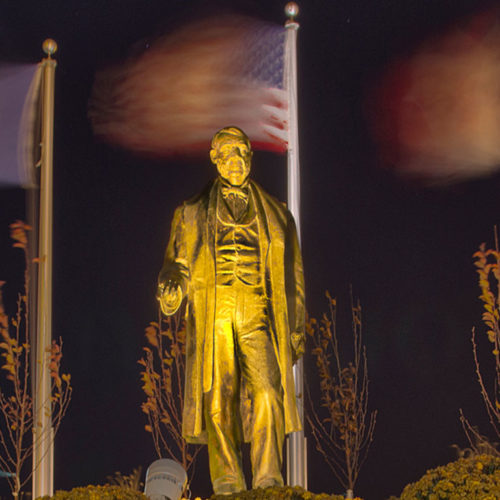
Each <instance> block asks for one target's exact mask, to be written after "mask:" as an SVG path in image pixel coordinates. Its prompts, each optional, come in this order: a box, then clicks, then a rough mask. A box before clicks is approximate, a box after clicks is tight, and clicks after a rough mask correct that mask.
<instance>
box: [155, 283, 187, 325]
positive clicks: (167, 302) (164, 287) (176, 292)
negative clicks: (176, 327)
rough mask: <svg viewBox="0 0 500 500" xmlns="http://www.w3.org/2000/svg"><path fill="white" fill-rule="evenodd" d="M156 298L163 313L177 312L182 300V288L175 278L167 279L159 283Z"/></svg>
mask: <svg viewBox="0 0 500 500" xmlns="http://www.w3.org/2000/svg"><path fill="white" fill-rule="evenodd" d="M156 298H157V299H158V301H159V302H160V307H161V310H162V312H163V314H165V315H167V316H170V315H172V314H175V312H176V311H177V309H179V306H180V305H181V302H182V288H181V285H180V284H179V283H178V282H177V280H175V279H167V280H165V281H160V282H159V283H158V289H157V292H156Z"/></svg>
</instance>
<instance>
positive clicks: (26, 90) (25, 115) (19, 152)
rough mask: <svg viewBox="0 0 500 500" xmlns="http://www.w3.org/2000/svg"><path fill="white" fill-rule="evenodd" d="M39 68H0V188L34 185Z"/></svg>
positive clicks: (25, 66)
mask: <svg viewBox="0 0 500 500" xmlns="http://www.w3.org/2000/svg"><path fill="white" fill-rule="evenodd" d="M40 74H41V66H40V65H38V64H26V65H20V64H15V65H14V64H3V65H1V66H0V131H1V133H0V187H8V186H11V187H12V186H20V185H22V186H24V187H29V186H32V185H33V183H34V171H33V166H34V164H35V163H36V161H38V148H39V143H40V139H39V138H40V127H39V119H40V118H39V113H38V109H39V106H38V104H39V93H40Z"/></svg>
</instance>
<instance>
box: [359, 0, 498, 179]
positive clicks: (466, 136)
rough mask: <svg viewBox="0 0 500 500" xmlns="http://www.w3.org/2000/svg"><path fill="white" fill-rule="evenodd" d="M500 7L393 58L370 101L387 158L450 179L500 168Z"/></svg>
mask: <svg viewBox="0 0 500 500" xmlns="http://www.w3.org/2000/svg"><path fill="white" fill-rule="evenodd" d="M499 16H500V9H498V8H495V9H493V10H490V11H487V12H483V13H481V14H480V15H477V16H476V17H474V18H472V19H470V20H468V21H466V22H465V23H462V26H460V27H458V26H455V27H453V28H451V29H450V30H449V31H448V32H446V33H444V34H442V35H440V36H437V37H435V38H433V39H431V40H428V41H427V42H425V43H424V44H423V45H421V46H420V47H419V48H418V49H417V50H416V51H415V53H414V54H413V55H411V56H409V57H408V58H406V59H404V60H403V59H401V60H398V61H394V62H393V63H392V65H390V66H389V67H388V68H387V69H386V71H385V73H384V74H383V76H382V78H381V79H380V81H379V82H378V84H377V85H376V88H375V89H374V90H373V91H372V92H371V93H370V99H369V104H368V109H369V116H370V121H371V128H372V131H373V135H374V137H375V138H376V140H377V143H378V145H379V146H380V152H381V158H382V162H383V163H384V164H386V165H391V166H393V167H394V168H395V169H398V170H399V171H400V172H401V173H403V174H406V175H410V176H414V177H419V178H422V179H425V180H427V181H431V182H437V183H447V182H456V181H461V180H466V179H469V178H473V177H480V176H484V175H488V174H490V173H492V172H495V171H497V170H499V168H500V25H499Z"/></svg>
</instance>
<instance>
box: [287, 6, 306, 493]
mask: <svg viewBox="0 0 500 500" xmlns="http://www.w3.org/2000/svg"><path fill="white" fill-rule="evenodd" d="M285 13H286V15H287V16H288V18H289V19H288V20H287V22H286V23H285V28H286V49H285V50H286V53H285V74H286V77H285V78H286V90H287V92H288V120H289V121H288V152H287V153H288V154H287V160H288V161H287V163H288V168H287V173H288V189H287V191H288V208H289V209H290V212H291V213H292V215H293V217H294V219H295V223H296V226H297V234H298V237H299V242H300V164H299V133H298V106H297V31H298V29H299V23H297V22H296V21H295V17H296V16H297V14H298V13H299V7H298V5H297V4H296V3H295V2H289V3H287V4H286V6H285ZM293 376H294V381H295V396H296V400H297V408H298V411H299V416H300V420H301V422H302V424H304V362H303V359H299V360H298V361H297V363H296V364H295V366H294V367H293ZM287 484H288V485H290V486H301V487H302V488H305V489H307V447H306V438H305V437H304V431H303V430H302V431H299V432H294V433H292V434H290V435H289V437H288V441H287Z"/></svg>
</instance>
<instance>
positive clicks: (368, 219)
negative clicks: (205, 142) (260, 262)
mask: <svg viewBox="0 0 500 500" xmlns="http://www.w3.org/2000/svg"><path fill="white" fill-rule="evenodd" d="M489 5H491V3H490V2H485V1H479V0H470V1H465V0H454V1H451V0H448V1H445V0H433V1H431V0H399V1H393V0H381V1H377V2H375V1H372V0H336V1H326V0H323V1H314V0H312V1H311V0H310V1H308V2H303V4H302V5H301V6H300V7H301V13H300V16H299V18H298V21H299V22H300V24H301V28H300V31H299V45H298V52H299V53H298V58H299V107H300V149H301V152H300V156H301V167H302V178H301V182H302V201H301V210H302V216H301V218H302V220H301V228H302V244H303V257H304V263H305V272H306V282H307V306H308V310H309V312H310V314H312V315H314V316H318V315H320V314H321V313H322V311H323V310H325V309H326V300H325V298H324V292H325V290H326V289H328V290H330V291H331V293H332V294H333V295H336V296H337V297H338V298H339V307H340V312H339V327H340V334H341V337H342V339H343V342H344V345H348V342H349V340H350V322H349V321H350V318H349V287H350V285H351V284H352V287H353V292H354V295H355V296H356V297H359V299H360V301H361V303H362V306H363V312H364V334H365V337H364V340H365V343H366V346H367V352H368V362H369V375H370V406H371V408H373V409H375V408H376V409H378V411H379V416H378V421H377V428H376V432H375V441H374V443H373V445H372V448H371V450H370V454H369V456H368V459H367V462H366V463H365V465H364V467H363V469H362V471H361V475H360V478H359V481H358V486H357V488H356V493H357V494H358V495H360V496H363V497H365V498H366V499H368V500H378V499H384V498H387V497H388V496H389V495H391V494H399V493H400V492H401V490H402V488H403V487H404V485H405V484H407V483H408V482H410V481H415V480H417V479H418V478H419V477H420V476H421V475H422V474H423V473H424V472H425V470H426V469H428V468H430V467H434V466H437V465H440V464H444V463H447V462H449V461H451V460H453V459H454V458H455V456H456V455H455V453H454V452H453V450H452V449H451V448H450V445H452V444H454V443H456V444H458V445H459V446H461V447H465V446H467V441H466V439H465V436H464V434H463V431H462V429H461V425H460V422H459V418H458V411H459V408H463V409H464V411H465V412H466V414H467V416H469V417H470V419H471V421H472V422H474V423H477V424H478V425H480V427H481V430H482V431H483V433H488V434H490V435H491V432H490V430H489V426H488V422H487V418H486V415H485V410H484V407H483V406H482V401H481V398H480V394H479V386H478V384H477V381H476V377H475V373H474V367H473V361H472V352H471V344H470V334H471V328H472V327H473V326H474V325H477V326H479V325H480V318H481V305H480V303H479V301H478V299H477V296H478V295H479V289H478V287H477V284H476V275H475V271H474V267H473V265H472V258H471V257H472V254H473V253H474V251H475V250H476V249H477V247H478V245H479V244H480V243H481V242H483V241H488V242H489V244H490V246H491V245H492V244H493V225H494V224H495V223H497V222H498V220H499V209H500V200H499V197H498V190H499V187H500V176H499V175H498V174H497V175H495V176H493V177H490V178H488V179H482V180H476V181H471V182H468V183H466V184H461V185H455V186H452V187H447V188H440V189H437V188H434V189H430V188H426V187H423V186H419V185H415V184H411V183H409V182H406V181H403V180H400V179H398V178H397V177H395V176H394V175H392V174H391V173H389V172H388V171H386V170H383V169H380V168H377V164H378V160H377V155H376V151H375V146H374V144H373V143H372V140H371V139H370V136H369V134H368V126H367V122H366V119H365V116H364V112H363V110H364V105H365V96H366V92H367V89H369V88H370V85H371V84H372V82H373V81H375V79H376V78H377V77H378V75H379V74H380V72H382V71H383V68H384V65H385V64H386V63H387V62H389V61H390V60H392V58H394V57H396V56H402V57H404V56H405V55H406V54H409V53H411V51H412V50H413V49H414V47H416V46H417V45H418V43H419V42H421V41H423V40H424V39H426V38H427V37H428V36H430V35H433V34H436V33H439V32H441V31H443V30H445V29H446V28H447V27H448V26H449V25H450V24H452V23H454V22H460V21H461V20H463V19H467V16H470V15H472V14H474V13H476V12H479V11H480V10H481V9H484V8H486V7H487V6H489ZM0 6H1V11H0V56H1V58H2V59H3V60H5V61H17V62H37V61H39V60H40V59H41V58H42V56H43V54H42V52H41V43H42V42H43V40H44V39H45V38H47V37H49V36H50V37H52V38H54V39H56V40H57V42H58V44H59V51H58V52H57V54H56V59H57V61H58V67H57V76H56V116H55V166H54V168H55V179H54V193H55V194H54V197H55V198H54V266H55V267H54V336H55V337H60V336H61V337H62V338H63V340H64V360H63V365H64V369H65V370H67V371H70V372H71V374H72V381H73V387H74V395H73V400H72V403H71V407H70V410H69V412H68V414H67V416H66V418H65V420H64V421H63V424H62V427H61V429H60V432H59V434H58V436H57V438H56V445H55V446H56V448H55V449H56V452H55V453H56V457H55V462H56V472H55V481H56V488H57V489H70V488H72V487H74V486H79V485H85V484H89V483H99V482H103V481H105V478H106V476H107V475H110V474H112V473H113V472H115V471H121V472H122V473H124V474H127V473H130V472H131V471H132V469H133V468H134V467H136V466H138V465H142V466H143V467H144V469H145V468H146V467H147V466H148V465H149V464H150V463H151V462H152V461H153V460H154V459H155V455H154V449H153V445H152V440H151V438H150V436H149V435H148V434H147V433H146V432H145V431H144V429H143V427H144V424H145V423H146V422H145V418H144V416H143V414H142V413H141V411H140V403H141V401H142V399H143V395H142V392H141V388H140V380H139V371H140V367H139V365H137V360H138V359H139V358H140V357H141V349H142V346H143V345H144V336H143V331H144V328H145V326H146V325H147V324H148V323H149V321H151V320H154V319H155V315H156V302H155V300H154V293H155V282H156V276H157V272H158V270H159V267H160V265H161V261H162V255H163V251H164V247H165V245H166V242H167V239H168V233H169V227H170V221H171V218H172V215H173V210H174V208H175V207H176V206H177V205H178V204H179V203H180V202H181V201H182V200H184V199H186V198H188V197H190V196H191V195H193V194H194V193H196V192H198V191H200V190H201V189H202V188H203V187H204V185H205V184H206V183H207V181H208V180H209V179H210V178H211V177H212V176H213V175H214V171H213V167H212V166H211V165H210V162H209V158H208V154H207V156H206V157H205V158H201V159H199V160H198V161H194V160H193V161H190V162H180V161H174V160H165V161H152V160H147V159H143V158H138V157H135V156H132V155H130V154H128V153H126V152H124V151H121V150H118V149H115V148H112V147H110V146H108V145H105V144H99V143H97V142H96V141H95V140H94V138H93V136H92V132H91V130H90V126H89V123H88V121H87V118H86V104H87V99H88V97H89V94H90V90H91V85H92V81H93V76H94V72H95V70H96V68H99V67H101V66H103V65H105V64H106V63H108V62H110V61H113V60H117V59H119V58H121V57H125V56H126V55H127V53H128V52H129V50H130V48H131V46H132V45H133V44H134V43H135V42H137V41H138V40H141V39H142V40H144V39H149V38H152V37H154V36H155V35H157V34H161V33H168V32H169V31H171V30H173V29H174V28H175V27H176V26H179V25H181V24H182V23H184V22H186V21H188V20H189V19H193V18H195V17H199V16H205V15H208V14H217V13H218V12H223V11H226V10H227V9H231V10H232V11H234V12H238V13H245V14H250V15H254V16H256V17H259V18H261V19H266V20H269V21H274V22H277V23H282V22H284V15H283V3H282V2H278V1H274V0H273V1H269V0H268V1H265V2H264V1H257V0H254V1H250V0H249V1H243V0H238V1H236V2H219V1H217V2H215V1H213V2H202V1H201V2H196V1H186V0H184V1H180V0H178V1H166V0H147V1H146V0H143V1H139V0H122V1H116V0H113V1H111V0H110V1H106V2H98V1H96V0H94V1H90V0H65V1H58V0H52V1H36V2H35V1H33V2H32V1H22V0H21V1H18V2H10V1H7V0H3V1H2V2H1V3H0ZM253 176H254V178H256V179H257V180H258V181H259V182H260V183H261V184H262V185H263V186H264V187H265V188H266V189H267V190H268V191H270V192H271V193H273V194H275V195H276V196H278V197H279V198H281V199H285V197H286V160H285V158H284V157H283V156H279V155H274V154H271V153H259V152H257V153H256V154H255V155H254V167H253ZM23 217H24V194H23V192H22V190H20V189H4V190H2V191H0V252H1V254H0V255H1V257H0V278H1V279H2V280H5V281H7V282H8V284H7V292H6V293H7V303H10V302H12V300H11V299H12V297H13V296H14V293H15V289H16V287H17V286H19V285H20V276H21V274H22V269H23V267H22V258H21V256H20V254H19V251H16V250H13V249H11V248H10V242H9V237H8V224H9V223H10V222H12V221H14V220H15V219H18V218H23ZM9 294H10V295H9ZM9 297H10V299H9ZM9 300H10V302H9ZM484 337H485V336H484V335H483V331H482V330H481V338H480V340H481V341H480V347H481V348H482V352H483V355H484V356H485V357H487V356H488V349H489V346H488V343H487V342H486V341H485V340H484ZM485 366H486V367H487V365H486V364H485ZM306 383H308V384H309V386H310V387H311V388H312V391H313V394H314V391H315V390H316V389H315V385H314V384H315V381H314V363H313V362H312V360H311V359H309V358H307V359H306ZM492 437H493V436H492ZM310 439H311V442H310V446H309V448H310V449H309V458H308V460H309V489H310V490H311V491H314V492H322V491H324V492H332V493H340V492H342V488H341V486H340V485H339V484H338V482H337V481H336V480H335V478H334V477H333V475H332V473H331V472H330V471H329V470H328V468H327V467H326V465H324V463H323V462H322V460H321V457H320V456H319V455H317V453H316V452H315V450H314V446H313V443H312V438H310ZM0 481H2V480H0ZM0 486H1V487H2V491H4V492H6V491H7V489H6V484H5V483H4V484H1V483H0ZM192 489H193V493H194V495H196V496H202V497H207V496H208V495H209V494H210V493H211V488H210V483H209V479H208V472H207V466H206V456H205V455H202V457H201V459H200V463H199V464H198V466H197V472H196V476H195V478H194V482H193V488H192Z"/></svg>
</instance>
